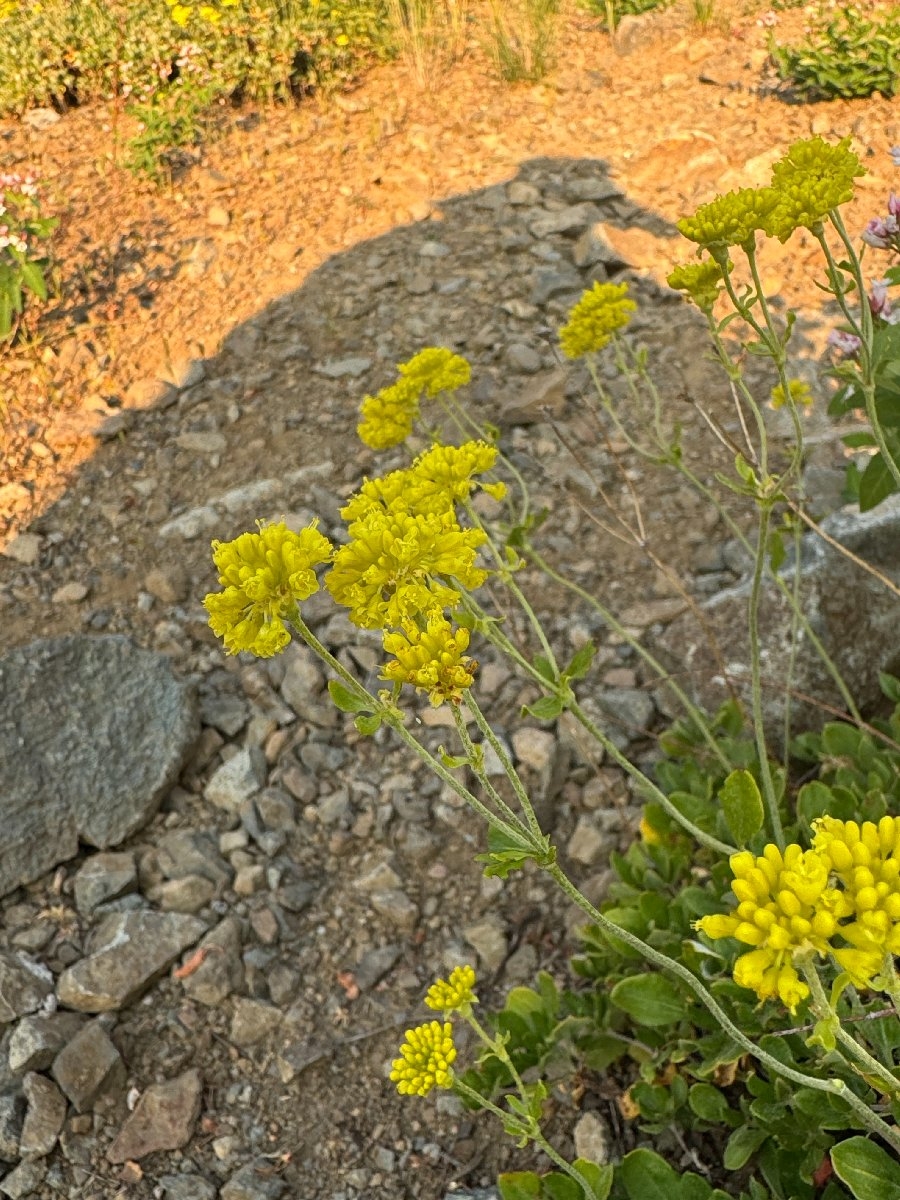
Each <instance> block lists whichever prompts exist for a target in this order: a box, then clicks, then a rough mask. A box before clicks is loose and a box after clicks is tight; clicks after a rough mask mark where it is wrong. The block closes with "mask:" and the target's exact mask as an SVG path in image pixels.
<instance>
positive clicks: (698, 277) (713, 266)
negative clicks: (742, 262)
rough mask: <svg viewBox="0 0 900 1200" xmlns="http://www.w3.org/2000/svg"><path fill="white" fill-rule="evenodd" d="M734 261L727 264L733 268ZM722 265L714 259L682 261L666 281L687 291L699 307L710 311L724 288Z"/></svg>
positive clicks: (678, 289) (727, 266)
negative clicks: (696, 261)
mask: <svg viewBox="0 0 900 1200" xmlns="http://www.w3.org/2000/svg"><path fill="white" fill-rule="evenodd" d="M732 265H733V264H732V263H731V262H730V261H729V262H727V264H726V269H727V270H729V271H730V270H731V267H732ZM723 278H724V275H723V271H722V267H721V266H720V265H719V264H718V263H717V262H715V261H714V260H713V259H707V260H706V261H705V262H701V263H682V264H681V265H680V266H677V267H676V268H675V269H674V270H673V271H672V272H670V274H669V275H668V276H667V277H666V283H668V285H669V287H670V288H672V289H674V291H676V292H687V294H688V295H689V296H690V298H691V299H692V300H693V301H694V303H695V304H696V305H697V307H698V308H699V309H702V311H703V312H709V311H710V310H711V309H712V307H713V305H714V304H715V302H716V300H717V299H718V298H719V292H720V291H721V290H722V280H723Z"/></svg>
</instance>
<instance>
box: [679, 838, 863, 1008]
mask: <svg viewBox="0 0 900 1200" xmlns="http://www.w3.org/2000/svg"><path fill="white" fill-rule="evenodd" d="M730 863H731V870H732V873H733V874H734V882H733V883H732V885H731V890H732V891H733V892H734V894H735V896H736V897H737V900H738V904H737V907H736V908H735V910H734V912H733V913H730V914H727V915H726V914H716V915H714V916H708V917H703V918H702V919H701V920H699V921H697V922H696V925H695V928H697V929H699V930H700V931H701V932H702V933H705V934H706V935H707V937H710V938H723V937H733V938H736V939H737V940H738V941H739V942H743V943H744V944H745V945H748V946H753V947H754V949H753V950H752V951H751V952H750V953H747V954H744V955H742V956H741V957H740V958H739V959H738V960H737V962H736V963H735V965H734V980H735V983H738V984H739V985H740V986H741V987H745V988H749V989H750V990H752V991H754V992H756V994H757V995H758V996H759V998H760V999H761V1000H767V999H770V998H773V997H775V996H778V997H779V999H780V1000H781V1002H782V1003H783V1004H784V1005H785V1007H787V1008H788V1009H790V1011H791V1012H794V1010H795V1009H796V1007H797V1005H798V1004H799V1003H800V1001H801V1000H804V999H805V998H806V997H807V996H808V994H809V989H808V987H807V986H806V984H805V983H803V981H802V980H801V979H800V977H799V975H798V974H797V971H796V969H795V967H794V966H793V958H794V955H796V954H800V953H806V952H808V951H809V950H811V949H812V950H814V951H816V952H817V953H818V954H826V953H828V952H829V951H830V949H831V946H830V945H829V942H828V939H829V938H830V937H832V936H833V935H834V933H835V931H836V929H837V917H838V916H839V915H840V913H841V910H840V906H838V911H834V910H833V907H832V906H831V904H829V903H827V902H826V903H823V902H822V899H823V895H824V893H825V892H826V889H827V888H828V866H827V864H826V863H825V862H824V861H823V859H822V858H821V857H820V855H818V854H817V853H816V852H815V851H814V850H806V851H804V850H803V849H801V847H800V846H797V845H791V846H788V847H786V849H785V851H784V854H783V855H782V853H781V851H780V850H779V849H778V847H777V846H774V845H768V846H766V848H765V850H764V851H763V853H762V855H760V856H759V857H754V855H752V854H751V853H750V852H749V851H746V850H744V851H741V852H740V853H739V854H734V855H732V857H731V859H730Z"/></svg>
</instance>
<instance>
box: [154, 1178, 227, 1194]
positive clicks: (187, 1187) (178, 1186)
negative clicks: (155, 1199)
mask: <svg viewBox="0 0 900 1200" xmlns="http://www.w3.org/2000/svg"><path fill="white" fill-rule="evenodd" d="M159 1186H160V1187H161V1188H162V1191H163V1197H164V1200H216V1190H217V1189H216V1185H215V1184H214V1183H210V1181H209V1180H208V1179H204V1178H203V1176H202V1175H160V1177H159Z"/></svg>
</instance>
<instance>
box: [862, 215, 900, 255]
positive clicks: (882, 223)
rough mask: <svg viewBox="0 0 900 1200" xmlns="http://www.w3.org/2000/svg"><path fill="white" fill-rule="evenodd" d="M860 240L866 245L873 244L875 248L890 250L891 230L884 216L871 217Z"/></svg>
mask: <svg viewBox="0 0 900 1200" xmlns="http://www.w3.org/2000/svg"><path fill="white" fill-rule="evenodd" d="M895 223H896V222H895ZM862 240H863V241H864V242H865V243H866V245H867V246H874V247H875V249H876V250H890V248H891V232H890V229H889V228H888V223H887V221H886V220H885V218H884V217H873V218H872V220H871V221H868V222H867V223H866V227H865V229H864V230H863V232H862Z"/></svg>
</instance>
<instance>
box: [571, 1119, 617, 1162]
mask: <svg viewBox="0 0 900 1200" xmlns="http://www.w3.org/2000/svg"><path fill="white" fill-rule="evenodd" d="M573 1135H574V1138H575V1153H576V1155H577V1156H578V1158H586V1159H587V1161H588V1162H592V1163H596V1164H597V1166H598V1167H602V1166H605V1164H606V1163H608V1162H609V1141H610V1138H609V1132H608V1130H607V1128H606V1123H605V1121H604V1120H603V1118H602V1117H601V1116H600V1115H599V1113H596V1112H593V1111H588V1112H586V1113H582V1115H581V1116H580V1117H579V1118H578V1121H577V1123H576V1125H575V1129H574V1130H573Z"/></svg>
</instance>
